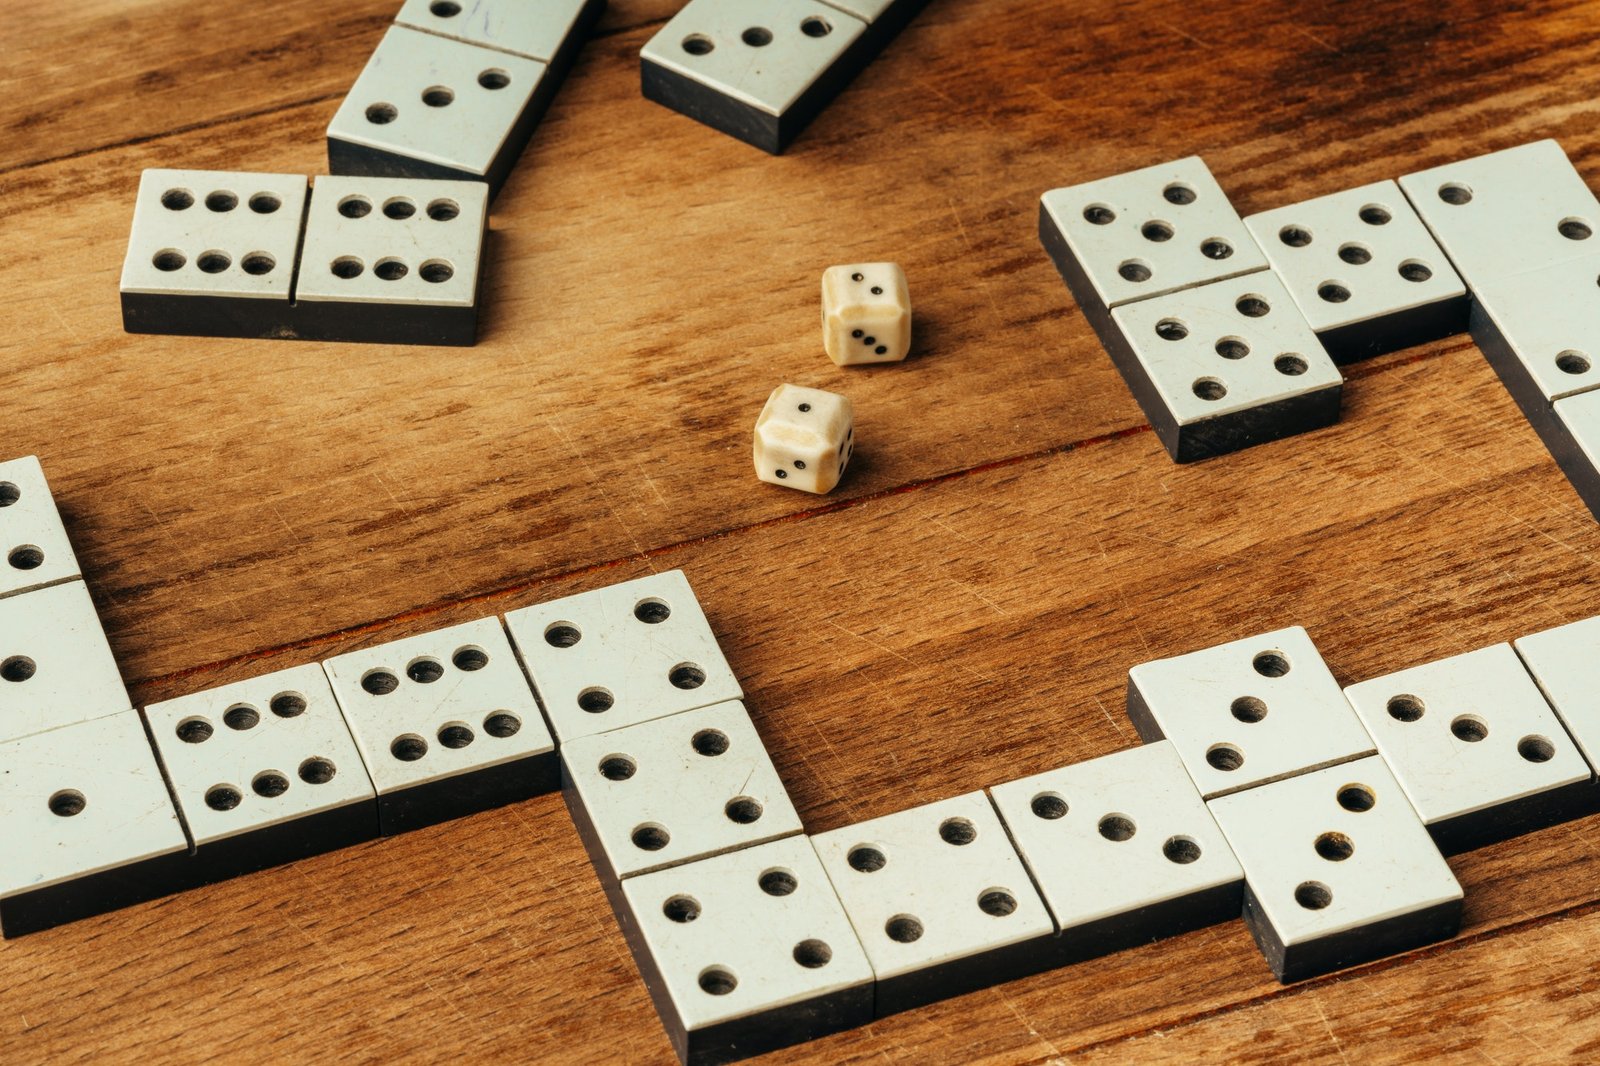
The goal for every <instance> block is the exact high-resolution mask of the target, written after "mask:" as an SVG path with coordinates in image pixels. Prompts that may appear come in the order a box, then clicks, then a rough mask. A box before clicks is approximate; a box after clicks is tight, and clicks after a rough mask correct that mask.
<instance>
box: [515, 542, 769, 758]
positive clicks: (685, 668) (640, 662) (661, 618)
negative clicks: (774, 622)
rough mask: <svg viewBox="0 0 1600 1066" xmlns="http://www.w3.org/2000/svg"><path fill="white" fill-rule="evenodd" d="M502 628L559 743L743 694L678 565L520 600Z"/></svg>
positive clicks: (741, 697) (740, 697)
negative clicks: (572, 592) (562, 594)
mask: <svg viewBox="0 0 1600 1066" xmlns="http://www.w3.org/2000/svg"><path fill="white" fill-rule="evenodd" d="M506 627H507V628H508V629H509V630H510V632H511V639H512V640H513V642H515V644H516V646H517V651H518V653H519V654H520V655H521V656H522V661H523V663H524V664H525V665H526V666H527V668H528V673H529V675H530V676H531V677H532V678H533V684H534V688H535V689H536V690H537V691H538V693H539V699H540V701H541V702H542V704H543V705H544V709H545V713H546V714H547V715H549V717H550V727H551V729H552V730H553V731H554V732H555V735H556V739H557V741H558V742H560V743H562V744H565V743H567V742H568V741H571V740H576V739H577V738H578V737H583V736H588V735H589V734H590V733H601V732H605V731H607V730H611V729H620V728H621V727H623V726H626V725H634V724H636V723H639V722H647V721H649V720H650V719H652V718H663V717H665V716H667V715H669V714H677V713H678V712H680V711H690V710H694V709H695V708H696V707H707V706H710V705H711V704H714V703H725V702H727V701H728V700H738V699H743V698H744V690H743V689H742V688H740V686H739V682H738V681H737V680H736V679H735V678H734V676H733V671H732V670H730V669H729V668H728V661H727V659H725V658H724V657H723V655H722V649H721V648H720V647H719V646H718V645H717V639H716V637H715V636H714V635H713V634H712V632H711V626H710V625H709V624H708V623H707V621H706V616H705V614H704V612H703V611H701V609H700V604H699V602H698V601H697V600H696V599H695V596H694V592H693V590H691V589H690V588H689V581H688V579H687V578H685V577H684V576H683V571H681V570H673V571H669V572H668V573H665V574H655V575H652V576H650V577H644V578H639V579H637V580H635V581H626V582H623V583H622V584H619V585H611V586H608V587H606V588H602V589H597V590H595V591H593V592H585V593H581V594H579V595H577V596H568V597H566V598H564V599H559V600H553V601H551V602H549V603H541V604H538V605H537V606H534V607H525V608H523V609H522V610H520V611H513V612H512V613H510V614H508V615H506Z"/></svg>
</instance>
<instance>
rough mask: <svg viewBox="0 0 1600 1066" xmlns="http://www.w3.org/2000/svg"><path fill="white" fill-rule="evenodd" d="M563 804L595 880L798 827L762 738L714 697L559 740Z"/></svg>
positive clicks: (735, 709) (742, 715) (733, 706)
mask: <svg viewBox="0 0 1600 1066" xmlns="http://www.w3.org/2000/svg"><path fill="white" fill-rule="evenodd" d="M561 762H562V767H563V781H564V783H565V785H566V794H567V803H568V806H569V807H570V808H571V810H572V814H573V818H574V820H576V821H577V823H578V830H579V833H580V835H582V836H583V838H584V843H585V844H586V845H587V846H588V847H589V851H590V855H591V856H592V857H593V859H594V861H595V866H596V868H597V869H598V870H599V872H600V874H601V877H602V879H604V880H615V879H617V878H625V877H631V876H633V875H634V874H641V873H645V872H647V871H649V870H655V869H659V868H661V867H663V866H671V865H674V864H677V863H682V862H689V861H691V860H694V859H701V858H705V857H706V856H708V855H716V854H718V853H720V852H724V851H733V850H736V849H738V848H744V847H749V846H751V845H753V844H760V843H763V842H764V841H768V840H774V839H776V838H778V837H783V836H791V835H793V834H795V833H798V832H800V829H801V826H800V816H799V815H798V814H796V813H795V809H794V805H793V804H792V803H790V802H789V795H788V793H787V792H785V791H784V787H783V782H782V781H781V780H779V778H778V771H777V770H776V769H775V768H774V767H773V765H772V760H771V758H770V757H768V755H767V749H766V747H765V745H763V744H762V743H761V737H760V736H759V735H758V734H757V733H756V730H755V726H754V725H753V724H752V723H751V721H750V715H749V714H748V713H747V712H746V711H745V708H744V705H743V704H740V703H721V704H717V705H716V706H713V707H704V708H701V709H699V710H695V711H685V712H683V713H681V714H675V715H671V716H669V717H667V718H657V719H654V720H652V721H649V722H641V723H639V724H638V725H633V726H629V727H627V728H625V729H618V730H614V731H612V732H609V733H598V734H593V735H591V736H587V737H580V738H579V739H577V740H573V741H568V742H566V743H564V744H563V745H562V746H561Z"/></svg>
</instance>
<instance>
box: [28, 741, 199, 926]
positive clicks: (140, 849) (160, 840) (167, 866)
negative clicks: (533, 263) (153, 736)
mask: <svg viewBox="0 0 1600 1066" xmlns="http://www.w3.org/2000/svg"><path fill="white" fill-rule="evenodd" d="M0 852H3V853H4V854H5V861H4V863H0V928H3V930H4V933H5V935H6V936H7V937H13V936H20V935H22V934H24V933H30V932H34V931H36V930H39V929H45V928H48V927H50V926H52V925H59V924H61V923H63V922H69V921H73V920H75V919H78V918H85V917H88V916H90V915H92V914H98V913H100V912H102V911H107V910H112V909H114V908H117V907H122V906H127V905H128V904H131V903H137V902H140V901H142V900H147V899H153V898H154V897H156V896H160V895H164V894H166V893H168V892H171V891H174V890H176V889H178V888H181V887H183V886H184V885H185V884H187V883H188V880H189V871H188V863H189V853H188V852H189V848H188V841H187V840H186V839H185V837H184V832H183V827H182V825H181V824H180V823H179V821H178V815H177V812H176V811H175V810H174V809H173V806H172V799H171V797H170V796H169V795H168V794H167V786H166V784H165V782H163V781H162V778H161V768H160V766H159V765H157V763H156V757H155V755H154V754H153V753H152V752H151V750H150V743H149V741H148V740H147V739H146V738H145V732H144V727H143V725H141V724H140V721H139V716H138V714H137V713H136V712H135V711H133V710H132V709H128V710H123V711H120V712H117V713H114V714H109V715H106V716H103V717H99V718H93V719H90V720H87V721H79V722H75V723H73V724H72V725H66V726H62V727H60V728H57V729H51V730H47V731H45V732H39V733H34V734H32V735H30V736H25V737H21V738H18V739H11V740H6V741H4V742H0Z"/></svg>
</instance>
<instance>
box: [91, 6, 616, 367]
mask: <svg viewBox="0 0 1600 1066" xmlns="http://www.w3.org/2000/svg"><path fill="white" fill-rule="evenodd" d="M605 6H606V4H605V0H541V2H539V3H522V2H514V0H463V2H457V0H405V3H404V4H403V5H402V6H401V8H400V12H399V14H398V15H397V16H396V17H395V21H394V25H393V26H391V27H390V28H389V30H388V31H387V32H386V33H385V34H384V36H383V39H382V40H381V41H380V42H379V43H378V47H377V48H376V49H375V50H374V51H373V53H372V56H371V58H370V59H369V60H368V61H367V65H366V67H365V68H364V69H363V70H362V71H361V74H360V76H359V77H357V79H356V81H355V84H354V85H353V86H352V87H351V89H350V92H349V94H348V95H347V96H346V97H345V99H344V101H343V102H342V103H341V104H340V106H339V109H338V111H336V112H335V113H334V116H333V119H332V121H331V122H329V124H328V134H327V137H328V170H329V172H330V173H329V174H328V175H323V176H319V177H317V178H315V179H314V182H308V179H307V178H306V176H305V175H301V174H258V173H239V172H232V171H203V170H161V169H155V170H146V171H145V172H144V175H143V177H142V179H141V180H140V183H139V194H138V198H137V200H136V201H135V204H134V214H133V229H132V232H131V233H130V234H129V237H128V254H127V257H126V258H125V259H124V261H123V267H122V283H121V296H122V322H123V328H124V329H125V330H127V331H128V332H129V333H176V334H189V335H200V336H214V337H261V338H296V339H302V340H324V341H350V342H367V343H384V344H436V345H460V346H465V345H471V344H473V343H474V342H475V341H476V339H477V333H478V312H479V307H480V305H481V297H482V294H483V288H484V286H483V277H482V275H483V267H484V262H485V256H484V241H485V236H486V233H487V230H488V216H489V204H490V203H491V202H492V201H493V199H494V197H495V196H496V195H497V194H498V193H499V191H500V188H501V186H502V185H504V184H505V180H506V178H507V176H508V175H509V174H510V172H511V169H512V167H513V165H515V163H516V161H517V159H518V157H519V156H520V155H521V154H522V151H523V149H524V148H525V147H527V144H528V141H529V139H530V138H531V137H532V136H533V131H534V129H535V128H536V127H537V126H538V124H539V121H540V119H542V118H543V117H544V113H545V111H546V110H547V109H548V108H549V106H550V102H551V100H552V99H553V98H554V96H555V93H556V91H557V89H558V88H560V86H561V83H562V82H563V81H564V80H565V78H566V75H567V72H568V71H569V70H570V69H571V67H572V64H573V62H574V60H575V59H576V58H577V54H578V51H579V49H580V48H581V47H582V45H583V41H584V40H585V39H586V38H587V36H588V34H589V32H590V30H592V29H593V27H594V24H595V22H596V21H597V20H598V19H599V17H600V15H601V14H602V13H603V12H604V10H605ZM308 184H309V188H310V191H309V195H308V192H307V189H308Z"/></svg>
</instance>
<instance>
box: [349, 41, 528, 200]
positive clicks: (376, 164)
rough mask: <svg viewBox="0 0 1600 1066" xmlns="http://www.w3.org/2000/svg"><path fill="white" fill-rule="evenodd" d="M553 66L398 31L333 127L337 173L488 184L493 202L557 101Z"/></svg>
mask: <svg viewBox="0 0 1600 1066" xmlns="http://www.w3.org/2000/svg"><path fill="white" fill-rule="evenodd" d="M546 69H547V68H546V66H545V64H543V63H540V62H537V61H535V60H532V59H528V58H525V57H523V56H519V55H513V54H511V53H508V52H499V51H492V50H490V49H487V48H481V47H478V46H477V45H472V44H467V43H466V42H464V41H457V40H450V39H448V38H444V37H439V36H436V35H435V34H432V33H423V32H421V31H418V30H414V29H411V28H409V27H406V26H391V27H390V28H389V30H388V32H387V33H385V34H384V36H383V40H381V41H380V42H378V47H377V48H376V49H375V50H374V51H373V53H372V56H371V58H369V59H368V60H367V65H366V67H365V68H363V70H362V71H361V74H360V76H359V77H357V78H356V82H355V84H354V85H353V86H351V88H350V93H349V95H348V96H346V97H345V99H344V102H343V103H342V104H340V105H339V109H338V111H336V112H335V113H334V116H333V120H332V121H331V122H329V124H328V169H329V170H330V171H332V172H333V173H334V174H361V175H385V174H386V175H394V176H403V177H417V178H454V179H459V180H464V181H472V180H476V181H483V182H486V183H488V185H489V186H490V189H489V195H490V196H493V195H494V193H495V192H496V191H498V189H499V187H500V185H501V183H503V182H504V180H505V177H506V175H507V174H508V173H509V172H510V170H511V166H512V164H513V163H514V162H515V161H516V158H517V156H518V155H519V154H520V153H521V151H522V148H523V146H524V145H525V144H526V143H527V139H528V135H529V134H530V133H531V132H532V126H531V124H530V118H531V119H532V121H537V118H536V117H535V112H536V111H538V110H539V104H538V101H539V100H541V99H546V98H547V96H548V90H547V89H545V88H544V87H543V86H542V85H541V83H542V82H543V80H544V78H545V76H546Z"/></svg>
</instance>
